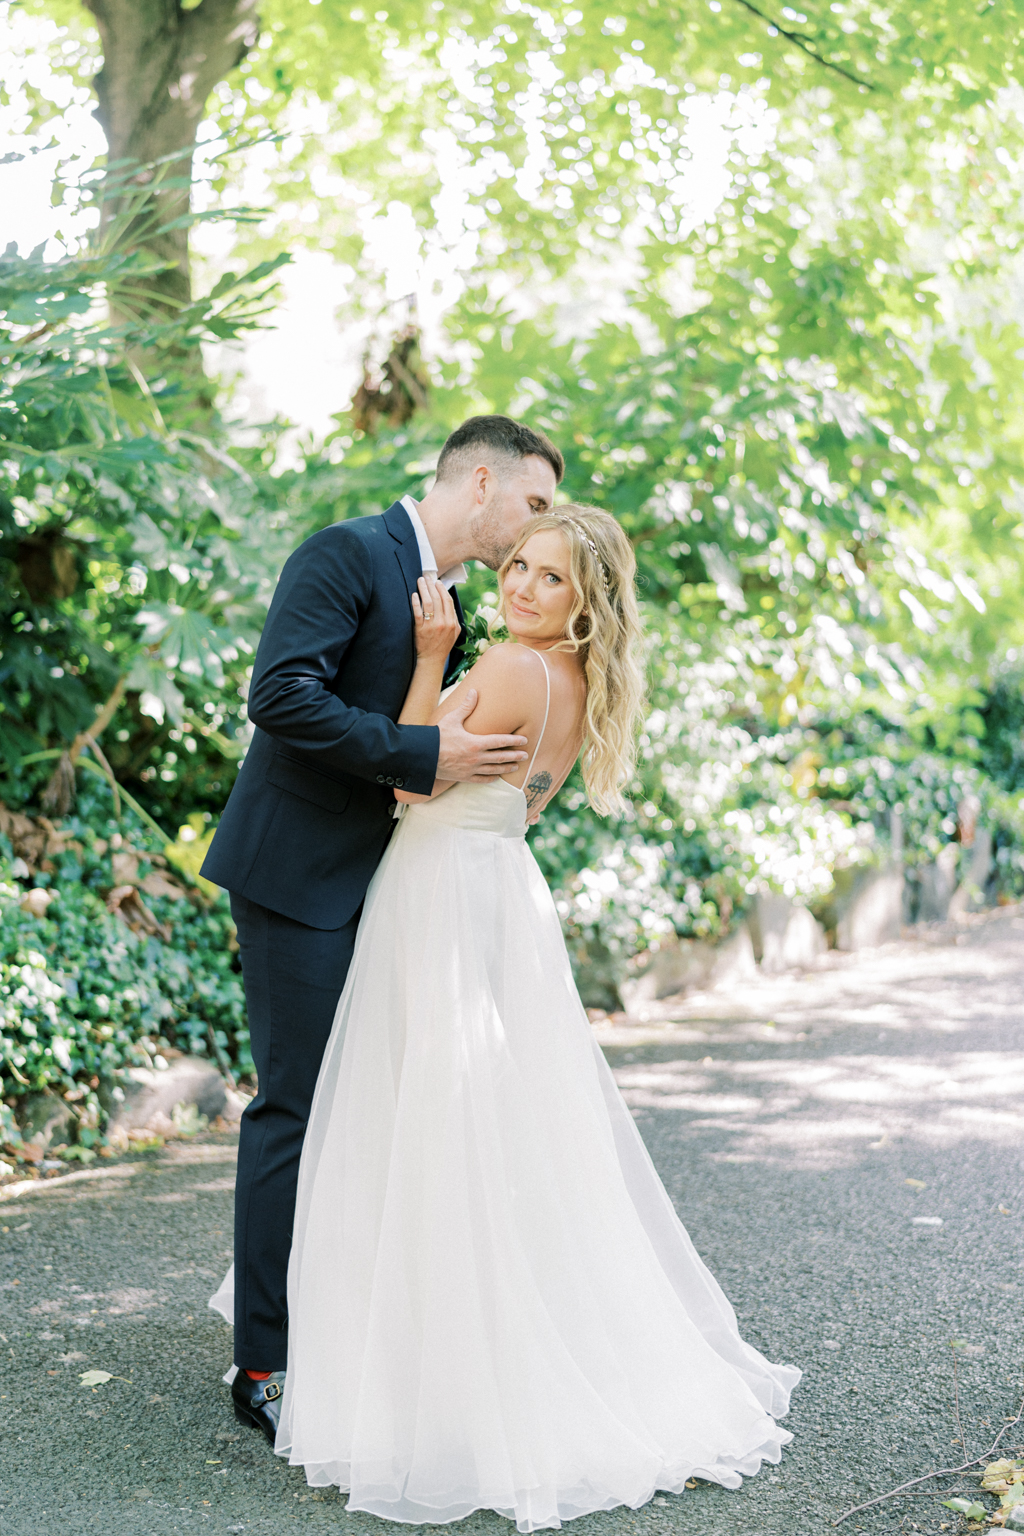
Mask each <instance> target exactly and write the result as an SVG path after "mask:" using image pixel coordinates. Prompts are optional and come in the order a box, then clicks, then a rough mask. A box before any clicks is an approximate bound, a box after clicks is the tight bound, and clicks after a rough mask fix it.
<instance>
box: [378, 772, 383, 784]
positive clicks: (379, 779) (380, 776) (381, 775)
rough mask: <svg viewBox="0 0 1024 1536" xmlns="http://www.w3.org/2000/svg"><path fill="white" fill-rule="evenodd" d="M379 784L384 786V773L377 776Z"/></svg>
mask: <svg viewBox="0 0 1024 1536" xmlns="http://www.w3.org/2000/svg"><path fill="white" fill-rule="evenodd" d="M377 783H378V784H383V783H384V775H383V774H382V773H378V775H377Z"/></svg>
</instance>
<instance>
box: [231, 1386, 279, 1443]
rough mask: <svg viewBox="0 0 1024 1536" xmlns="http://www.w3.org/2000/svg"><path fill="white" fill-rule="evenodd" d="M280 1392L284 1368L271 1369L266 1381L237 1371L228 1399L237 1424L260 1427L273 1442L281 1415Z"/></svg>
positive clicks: (254, 1427)
mask: <svg viewBox="0 0 1024 1536" xmlns="http://www.w3.org/2000/svg"><path fill="white" fill-rule="evenodd" d="M283 1393H284V1371H271V1373H270V1375H269V1376H268V1377H267V1379H266V1381H253V1379H252V1377H251V1376H247V1375H246V1374H245V1372H244V1371H239V1373H238V1375H237V1376H236V1377H235V1379H234V1381H233V1382H232V1383H231V1401H232V1402H233V1403H234V1405H235V1418H236V1419H237V1420H238V1422H239V1424H248V1425H250V1426H251V1427H252V1428H253V1429H261V1430H262V1431H263V1433H264V1434H265V1435H266V1437H267V1439H268V1440H269V1441H270V1443H271V1445H273V1443H274V1441H275V1440H276V1439H277V1426H278V1424H279V1422H280V1419H281V1398H282V1395H283Z"/></svg>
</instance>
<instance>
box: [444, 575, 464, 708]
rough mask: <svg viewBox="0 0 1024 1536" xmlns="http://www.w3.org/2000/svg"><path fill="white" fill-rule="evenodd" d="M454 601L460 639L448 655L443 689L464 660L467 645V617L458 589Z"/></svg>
mask: <svg viewBox="0 0 1024 1536" xmlns="http://www.w3.org/2000/svg"><path fill="white" fill-rule="evenodd" d="M452 601H453V603H454V604H455V615H456V618H457V619H458V621H459V638H458V639H457V640H456V642H455V644H454V645H453V646H452V648H451V650H450V651H449V653H448V660H447V662H446V663H445V668H444V681H443V683H442V685H441V686H442V687H447V686H448V678H449V676H450V674H451V673H452V672H454V671H455V668H456V667H457V666H458V664H459V662H460V661H461V660H462V654H463V648H464V646H465V644H466V636H467V630H466V616H465V614H464V613H463V611H462V604H461V603H460V602H459V589H458V587H452Z"/></svg>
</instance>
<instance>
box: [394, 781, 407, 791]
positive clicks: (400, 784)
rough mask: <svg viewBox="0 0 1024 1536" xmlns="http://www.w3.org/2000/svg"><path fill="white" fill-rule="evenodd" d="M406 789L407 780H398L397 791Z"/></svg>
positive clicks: (396, 782)
mask: <svg viewBox="0 0 1024 1536" xmlns="http://www.w3.org/2000/svg"><path fill="white" fill-rule="evenodd" d="M404 787H405V780H404V779H396V780H395V788H396V789H403V788H404Z"/></svg>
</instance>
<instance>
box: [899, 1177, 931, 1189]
mask: <svg viewBox="0 0 1024 1536" xmlns="http://www.w3.org/2000/svg"><path fill="white" fill-rule="evenodd" d="M903 1182H904V1184H909V1185H910V1187H911V1189H927V1188H928V1185H927V1184H926V1183H925V1181H924V1179H904V1180H903Z"/></svg>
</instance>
